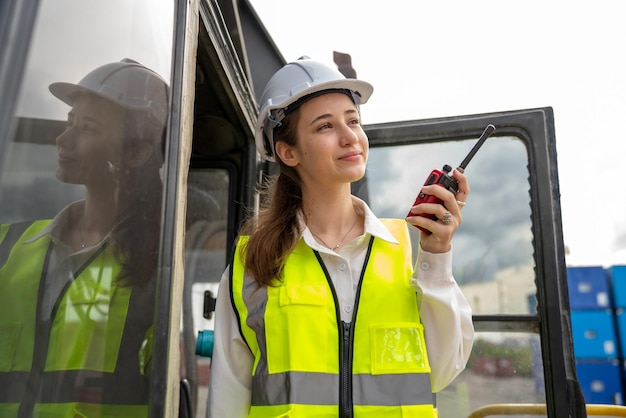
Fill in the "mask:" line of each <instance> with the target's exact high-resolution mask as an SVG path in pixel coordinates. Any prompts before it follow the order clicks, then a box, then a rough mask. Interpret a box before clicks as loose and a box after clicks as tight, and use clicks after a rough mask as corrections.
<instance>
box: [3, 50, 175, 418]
mask: <svg viewBox="0 0 626 418" xmlns="http://www.w3.org/2000/svg"><path fill="white" fill-rule="evenodd" d="M50 90H51V92H52V93H53V94H54V95H55V96H56V97H57V98H59V99H61V100H62V101H64V102H65V103H67V104H68V105H70V106H71V109H70V111H69V113H68V118H67V124H66V128H65V131H64V132H63V133H62V134H61V135H59V136H58V138H57V140H56V143H57V149H58V168H57V173H56V175H57V178H58V179H59V180H60V181H62V182H64V183H71V184H80V185H83V186H84V187H85V190H86V195H85V199H83V200H80V201H77V202H74V203H71V204H70V205H68V206H67V207H65V208H64V209H63V210H61V212H59V213H58V214H57V215H56V216H55V217H54V219H52V220H38V221H34V222H24V223H20V224H13V225H1V226H0V240H1V244H0V247H2V248H7V249H8V248H12V249H11V251H10V252H8V251H7V252H6V253H3V252H2V251H0V259H1V261H0V332H1V333H2V338H3V341H6V344H4V345H3V347H2V350H0V351H2V353H1V354H2V356H1V357H2V358H3V359H4V360H3V361H2V362H1V363H2V364H0V392H1V393H2V394H3V395H2V396H0V415H1V416H3V417H31V416H81V417H113V416H116V417H118V416H119V417H122V416H123V417H146V416H147V415H148V394H149V391H148V383H149V382H148V379H147V375H148V373H149V367H150V366H149V362H150V352H151V343H150V340H151V327H152V320H153V315H154V298H155V276H156V267H157V257H158V247H157V245H158V241H159V239H158V237H159V226H160V216H161V211H160V207H161V193H162V192H161V190H162V188H161V180H160V175H159V168H160V166H161V164H162V161H163V155H162V141H163V138H164V129H165V123H166V120H167V90H168V87H167V84H166V83H165V82H164V81H163V79H162V78H161V77H160V76H158V75H157V74H156V73H154V72H153V71H151V70H149V69H148V68H146V67H144V66H142V65H140V64H138V63H136V62H134V61H132V60H127V59H125V60H122V61H121V62H114V63H110V64H106V65H103V66H101V67H98V68H96V69H95V70H93V71H92V72H90V73H89V74H87V75H86V76H85V77H84V78H83V79H82V80H81V81H80V82H79V83H78V84H71V83H54V84H52V85H51V86H50ZM3 254H4V255H3Z"/></svg>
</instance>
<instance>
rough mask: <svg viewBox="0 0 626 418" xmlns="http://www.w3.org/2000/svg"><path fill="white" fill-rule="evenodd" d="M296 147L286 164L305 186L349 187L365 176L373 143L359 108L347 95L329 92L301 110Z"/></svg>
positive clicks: (304, 105) (297, 126)
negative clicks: (347, 184)
mask: <svg viewBox="0 0 626 418" xmlns="http://www.w3.org/2000/svg"><path fill="white" fill-rule="evenodd" d="M296 136H297V140H296V145H295V146H293V147H290V153H289V155H287V156H293V159H291V160H288V159H287V161H286V159H285V158H282V156H281V158H282V159H283V161H285V163H286V164H287V165H290V166H292V167H294V168H295V169H296V170H297V171H298V174H299V175H300V178H301V179H302V181H303V183H304V185H313V184H320V185H324V186H330V185H332V184H345V183H351V182H354V181H357V180H359V179H360V178H362V177H363V176H364V175H365V164H366V163H367V155H368V150H369V144H368V140H367V136H366V135H365V132H364V131H363V129H362V128H361V118H360V115H359V111H358V109H357V107H356V105H355V104H354V103H353V102H352V100H351V99H350V98H349V97H348V96H347V95H345V94H343V93H328V94H324V95H321V96H317V97H314V98H312V99H310V100H308V101H306V102H304V103H303V104H302V105H301V106H300V108H299V119H298V122H297V125H296Z"/></svg>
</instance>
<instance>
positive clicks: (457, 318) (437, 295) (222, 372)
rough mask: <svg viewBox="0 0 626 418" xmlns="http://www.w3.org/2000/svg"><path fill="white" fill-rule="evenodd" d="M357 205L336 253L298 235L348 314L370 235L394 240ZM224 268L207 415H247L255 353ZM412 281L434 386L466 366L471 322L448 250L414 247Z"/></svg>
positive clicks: (218, 417) (444, 383) (231, 417)
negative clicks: (357, 220) (356, 231)
mask: <svg viewBox="0 0 626 418" xmlns="http://www.w3.org/2000/svg"><path fill="white" fill-rule="evenodd" d="M352 199H353V203H354V206H355V208H356V209H357V211H359V212H360V213H361V214H363V215H364V216H365V226H364V233H363V235H361V236H359V237H356V238H355V239H353V240H352V241H350V242H348V243H346V244H345V245H344V246H342V247H341V248H340V250H339V252H338V253H336V252H334V251H332V250H330V249H328V248H326V247H324V246H323V245H321V244H319V243H318V242H317V241H316V240H315V239H314V238H313V235H312V234H311V232H310V231H309V229H308V228H305V229H304V230H303V233H302V239H304V242H305V243H306V244H307V245H308V246H309V247H311V248H312V249H314V250H316V251H318V252H319V253H320V254H321V257H322V260H323V262H324V265H325V266H326V269H327V270H328V273H329V275H330V276H331V280H332V282H333V286H334V287H335V291H336V293H337V298H338V301H339V305H340V306H339V309H340V312H341V319H342V320H343V321H345V322H350V321H351V320H352V310H353V308H354V303H355V298H356V288H357V286H358V281H359V278H360V275H361V270H362V268H363V263H364V261H365V256H366V253H367V247H368V244H369V238H370V237H371V236H375V237H377V238H380V239H384V240H386V241H389V242H397V241H396V240H395V238H394V237H393V236H392V235H391V233H390V232H389V230H388V229H387V228H386V227H385V226H384V225H383V223H382V222H381V221H380V220H379V219H378V218H377V217H376V216H375V215H374V213H373V212H372V211H371V210H370V208H369V207H368V206H367V204H366V203H365V202H363V201H362V200H360V199H358V198H356V197H354V196H353V198H352ZM229 286H230V283H229V268H227V269H226V271H225V272H224V275H223V276H222V279H221V281H220V287H219V289H220V290H219V291H218V296H217V305H216V310H215V345H214V349H213V357H212V364H211V384H210V389H209V417H213V418H221V417H229V418H243V417H247V416H248V409H249V405H250V396H251V392H250V384H251V380H252V365H253V362H254V357H253V356H252V353H251V352H250V350H249V349H248V347H247V346H246V343H245V342H244V340H243V338H242V337H241V334H240V332H239V325H238V321H237V316H236V314H235V312H234V310H233V307H232V305H231V303H230V288H229ZM411 286H413V288H414V289H415V290H416V292H417V293H418V295H419V297H418V300H419V301H420V317H421V319H422V323H423V325H424V332H425V340H426V346H427V349H428V356H429V361H430V365H431V369H432V372H431V384H432V389H433V391H435V392H437V391H440V390H441V389H443V388H444V387H446V386H447V385H448V384H449V383H450V382H451V381H452V380H453V379H454V378H455V377H456V376H457V375H458V374H459V373H460V372H461V371H462V370H463V368H464V367H465V364H466V363H467V360H468V358H469V354H470V351H471V348H472V341H473V337H474V328H473V325H472V314H471V308H470V306H469V303H468V302H467V300H466V299H465V297H464V296H463V293H462V292H461V290H460V288H459V287H458V285H457V284H456V282H455V280H454V277H453V276H452V252H451V251H449V252H447V253H443V254H431V253H428V252H425V251H422V250H421V248H420V250H419V253H418V257H417V262H416V265H415V271H414V273H413V278H411Z"/></svg>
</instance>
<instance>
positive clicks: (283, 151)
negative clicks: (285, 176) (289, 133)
mask: <svg viewBox="0 0 626 418" xmlns="http://www.w3.org/2000/svg"><path fill="white" fill-rule="evenodd" d="M275 149H276V155H277V156H278V158H280V160H281V161H282V162H283V163H285V164H286V165H288V166H289V167H295V166H297V165H298V164H299V163H300V160H299V159H298V155H297V153H295V152H294V150H293V148H292V147H291V146H290V145H287V143H286V142H284V141H278V142H277V143H276V145H275Z"/></svg>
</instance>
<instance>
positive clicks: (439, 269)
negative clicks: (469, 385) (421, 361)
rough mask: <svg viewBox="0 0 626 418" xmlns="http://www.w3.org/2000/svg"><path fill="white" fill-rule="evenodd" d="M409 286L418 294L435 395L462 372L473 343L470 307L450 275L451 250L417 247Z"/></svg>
mask: <svg viewBox="0 0 626 418" xmlns="http://www.w3.org/2000/svg"><path fill="white" fill-rule="evenodd" d="M411 285H412V286H413V288H414V289H415V290H416V292H417V293H418V302H419V304H420V317H421V319H422V324H423V325H424V338H425V340H426V349H427V350H428V359H429V362H430V368H431V385H432V390H433V392H439V391H441V390H442V389H444V388H445V387H446V386H447V385H448V384H450V382H452V380H454V378H455V377H457V376H458V375H459V374H460V373H461V372H462V371H463V369H464V368H465V366H466V364H467V360H468V359H469V355H470V352H471V351H472V343H473V340H474V325H473V323H472V310H471V307H470V305H469V302H468V301H467V299H466V298H465V296H464V295H463V292H461V289H460V288H459V286H458V284H457V283H456V281H455V280H454V277H453V275H452V251H449V252H447V253H443V254H432V253H429V252H426V251H423V250H422V249H421V248H420V249H419V253H418V257H417V262H416V264H415V269H414V273H413V278H412V279H411Z"/></svg>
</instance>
